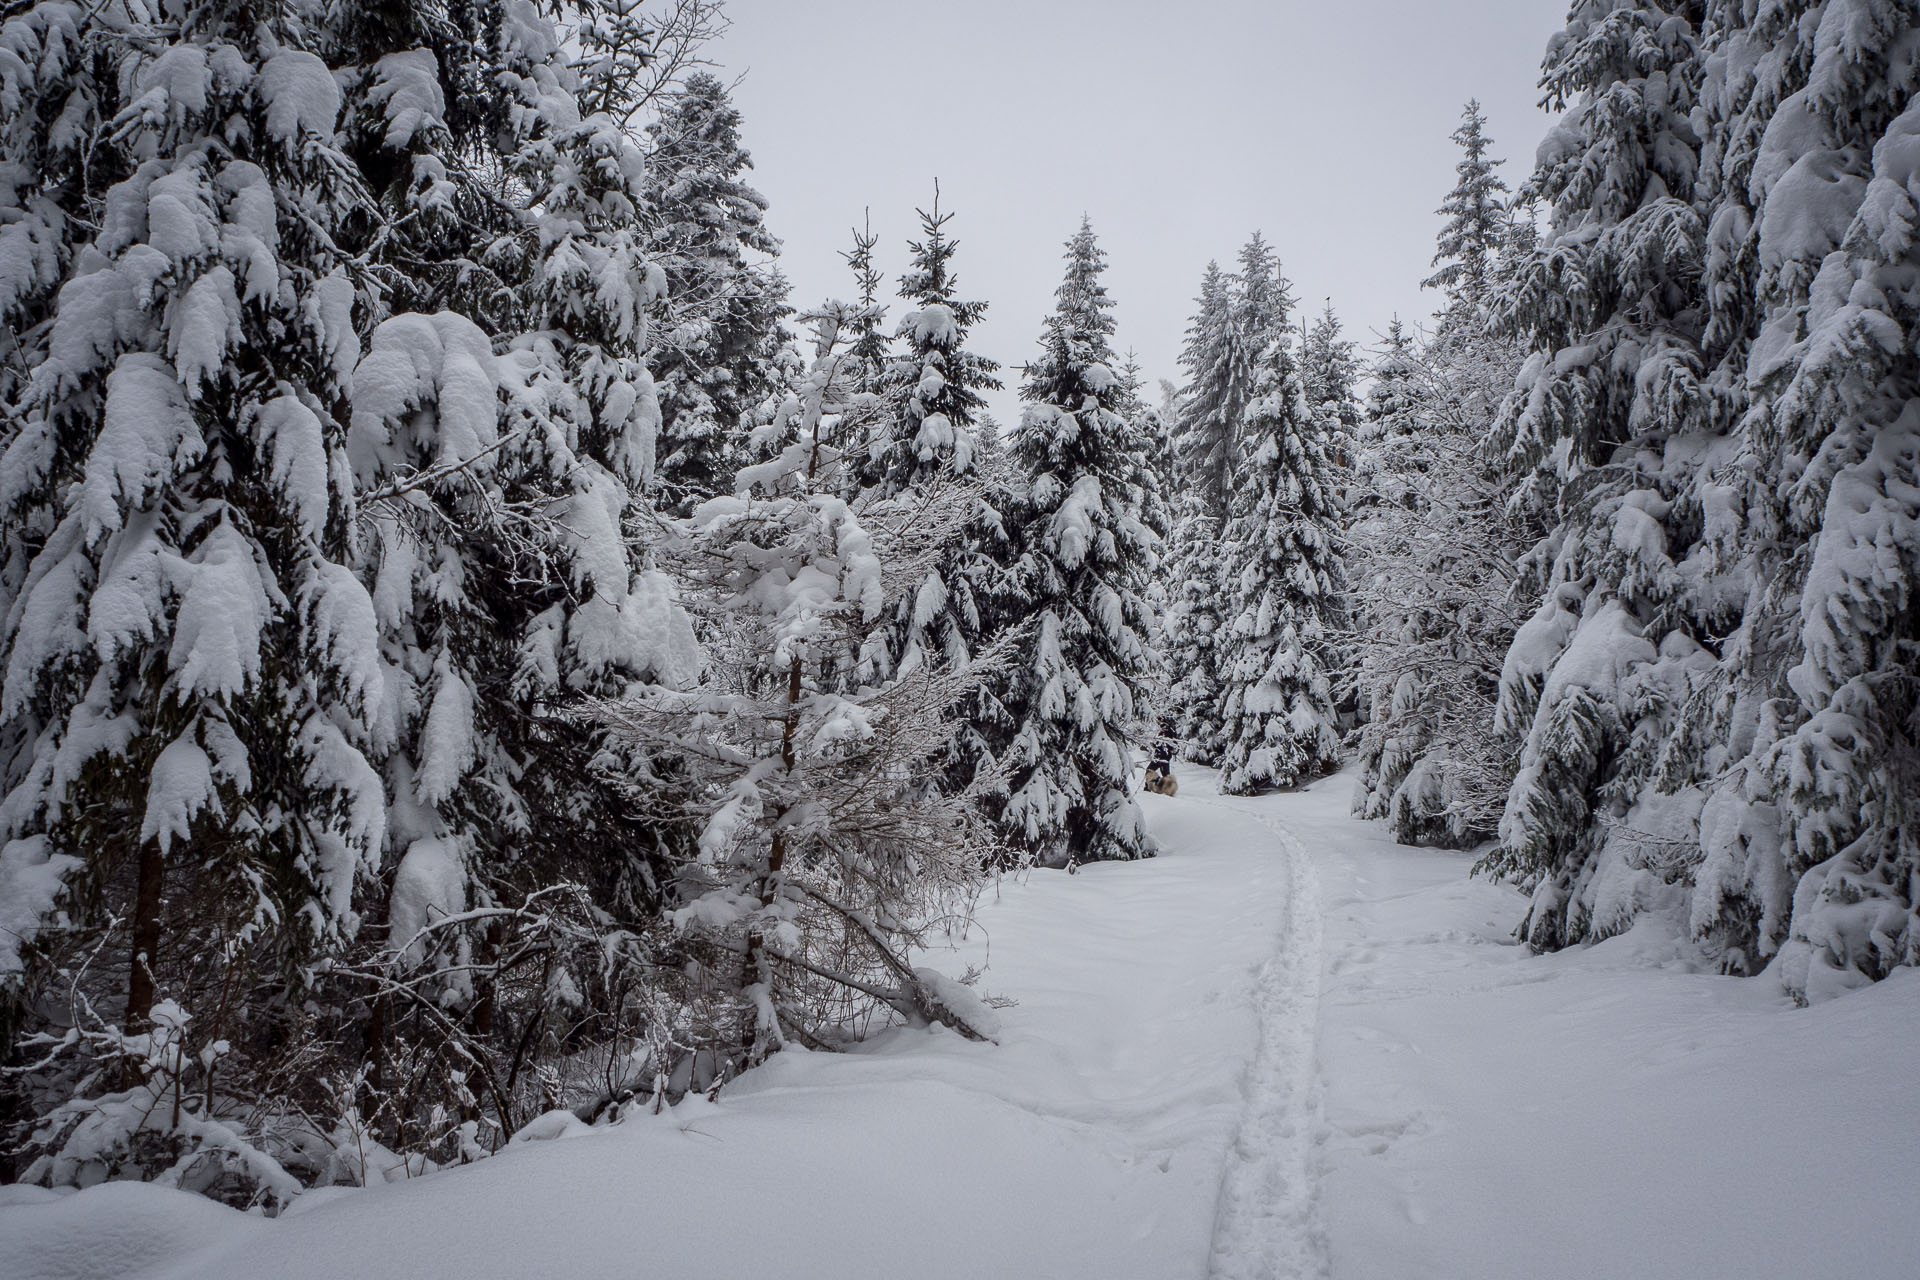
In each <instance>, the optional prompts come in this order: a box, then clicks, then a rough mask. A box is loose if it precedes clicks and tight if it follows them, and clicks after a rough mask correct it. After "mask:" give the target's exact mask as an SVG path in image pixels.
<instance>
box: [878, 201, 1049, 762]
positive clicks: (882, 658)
mask: <svg viewBox="0 0 1920 1280" xmlns="http://www.w3.org/2000/svg"><path fill="white" fill-rule="evenodd" d="M952 219H953V214H952V213H951V212H942V211H941V209H940V203H939V198H938V193H937V191H936V193H935V199H934V204H933V208H932V211H931V212H928V211H926V210H922V211H920V226H921V237H920V239H919V240H917V241H915V242H913V243H912V244H910V245H909V252H910V261H909V266H908V269H907V271H906V273H905V274H904V275H902V276H901V278H900V290H901V297H902V300H903V301H905V302H906V303H907V304H908V306H909V310H908V311H907V312H906V314H905V315H903V316H902V317H901V321H900V325H899V331H898V333H897V335H896V341H898V342H899V343H901V344H902V349H901V350H900V352H899V354H898V355H897V356H896V357H895V358H893V359H892V360H890V361H889V362H888V364H887V366H886V369H885V371H884V376H883V378H882V382H881V385H880V388H879V390H878V393H877V398H878V401H879V409H880V412H878V414H877V415H875V416H874V417H873V418H872V419H871V423H870V425H868V426H866V427H865V428H864V430H865V432H866V434H867V436H868V439H867V440H866V441H865V443H864V447H863V450H862V452H861V454H860V456H859V457H858V458H857V459H856V460H855V461H856V466H855V468H854V471H855V474H856V475H857V476H858V477H859V484H860V486H861V487H862V488H863V489H864V490H865V492H866V493H867V495H868V497H869V499H871V500H876V501H878V502H880V503H882V504H886V503H891V504H892V505H893V507H894V508H895V509H896V516H897V518H898V519H900V520H901V521H903V522H905V523H908V524H912V523H914V522H915V521H916V520H917V519H918V518H919V517H918V515H917V513H918V512H920V511H923V510H928V509H934V508H938V509H943V510H950V509H954V504H955V503H956V502H958V503H960V504H961V505H962V506H964V508H965V510H966V513H967V514H966V518H965V520H964V522H963V523H962V524H961V525H959V526H957V527H955V528H952V529H946V530H943V531H941V533H940V541H941V546H940V548H939V550H938V553H937V554H935V555H933V556H931V557H930V558H929V559H928V561H927V563H926V565H925V569H924V571H923V572H922V574H921V575H920V577H919V578H918V581H917V582H916V583H915V584H914V587H913V589H912V590H911V591H908V592H905V593H903V594H902V595H901V596H900V597H899V598H898V599H897V600H895V601H893V602H892V603H891V604H890V606H889V611H888V614H887V616H886V618H885V619H884V621H883V622H882V624H881V625H879V626H878V627H876V628H875V630H874V631H873V633H872V635H871V636H870V638H869V641H868V644H867V646H866V648H865V650H864V652H863V655H862V659H863V660H862V661H861V663H860V664H859V667H858V673H859V675H860V676H861V677H862V678H867V677H870V676H873V675H875V674H878V675H882V676H888V677H901V676H906V675H909V674H912V673H914V672H916V671H926V670H928V669H931V668H945V669H948V670H952V671H959V670H964V669H965V668H966V667H967V666H968V665H969V664H970V663H971V662H973V660H974V659H975V657H976V656H977V655H978V654H979V653H980V652H981V651H982V650H983V649H985V648H986V647H987V646H988V645H989V644H990V643H991V641H992V638H993V636H994V635H995V634H997V633H998V631H999V630H1000V629H1001V624H1002V619H1001V617H1000V614H1001V612H1002V609H1001V606H1000V604H999V603H998V597H999V595H1000V593H1001V592H1002V586H1001V582H1002V579H1003V578H1004V576H1005V573H1006V565H1007V562H1008V560H1009V559H1010V556H1011V548H1010V547H1009V546H1008V543H1007V534H1006V529H1005V525H1004V522H1003V520H1002V517H1001V513H1000V508H1001V506H1002V504H1003V500H1004V494H1002V493H1001V492H999V491H998V490H997V488H996V487H995V486H993V485H991V484H987V483H984V482H983V480H982V477H981V475H980V471H979V467H978V462H979V458H978V456H977V455H978V444H977V441H976V436H975V431H976V424H977V423H978V421H979V419H980V417H981V415H982V414H983V413H984V410H985V407H986V400H985V398H984V396H983V395H982V394H981V393H982V392H984V391H991V390H997V389H998V388H999V386H1000V380H999V378H998V377H996V376H995V371H996V370H997V369H998V368H999V366H998V365H997V364H995V363H994V362H993V361H991V360H988V359H986V358H985V357H984V356H981V355H979V354H978V353H976V352H973V351H970V350H968V349H967V346H966V340H967V334H968V332H969V331H970V330H971V329H972V327H973V326H974V325H975V324H977V323H979V321H980V318H981V316H982V315H984V314H985V312H986V304H985V303H984V302H970V301H966V300H963V299H962V298H961V296H960V294H959V290H958V281H957V280H956V278H955V276H954V272H953V266H952V261H953V256H954V252H955V251H956V250H957V249H958V248H959V242H958V241H956V240H954V239H953V237H952V236H951V235H950V234H949V232H948V223H949V222H951V221H952ZM963 491H964V492H963ZM929 532H931V531H929ZM1008 727H1009V717H1008V713H1007V711H1006V709H1005V708H1004V707H1002V706H1001V705H1000V703H999V701H998V699H997V697H996V695H995V692H994V690H993V688H992V687H991V686H990V685H988V684H984V683H982V684H978V685H976V686H974V687H973V688H971V690H970V691H969V693H968V696H967V703H966V707H965V715H964V717H963V718H962V719H960V720H959V721H958V722H957V724H956V727H955V728H956V731H955V734H954V737H953V739H952V741H951V742H950V744H949V747H948V751H947V753H946V760H945V763H946V765H947V768H946V770H945V775H944V777H943V778H942V782H943V784H944V785H946V786H947V787H948V788H949V789H956V788H963V787H966V786H970V785H971V784H972V783H973V782H974V781H975V779H976V778H979V777H982V776H984V775H985V774H986V773H988V772H990V769H989V766H990V764H991V762H992V761H993V760H994V759H995V758H996V757H997V756H998V754H999V752H1000V751H1001V750H1003V749H1004V746H1005V742H1006V734H1007V732H1008Z"/></svg>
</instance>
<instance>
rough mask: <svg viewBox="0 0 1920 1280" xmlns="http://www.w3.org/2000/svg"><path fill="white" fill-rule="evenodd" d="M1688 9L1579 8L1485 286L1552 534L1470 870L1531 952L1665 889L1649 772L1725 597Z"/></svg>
mask: <svg viewBox="0 0 1920 1280" xmlns="http://www.w3.org/2000/svg"><path fill="white" fill-rule="evenodd" d="M1704 20H1705V6H1704V5H1702V4H1699V3H1689V2H1686V0H1646V2H1643V3H1623V2H1621V0H1589V2H1586V3H1582V4H1578V5H1576V6H1575V7H1574V11H1573V13H1572V14H1571V16H1570V21H1569V26H1568V28H1567V31H1566V34H1565V35H1564V36H1563V37H1561V38H1559V39H1557V40H1556V41H1555V42H1554V44H1553V45H1552V46H1551V48H1550V50H1549V53H1548V57H1547V62H1546V65H1545V68H1544V72H1543V84H1544V85H1545V86H1546V89H1547V94H1548V102H1549V104H1550V105H1553V106H1565V107H1566V108H1567V110H1566V114H1565V115H1564V116H1563V117H1562V118H1561V120H1560V122H1559V123H1558V124H1557V125H1555V127H1554V129H1553V131H1552V132H1551V134H1550V135H1549V137H1548V139H1547V141H1546V142H1545V143H1544V144H1543V145H1542V147H1541V150H1540V162H1539V167H1538V170H1537V172H1536V173H1535V175H1534V177H1533V179H1532V182H1531V184H1530V191H1531V192H1532V193H1534V194H1537V195H1538V196H1539V198H1540V199H1541V200H1543V201H1544V202H1545V203H1546V204H1547V206H1548V208H1549V209H1550V211H1551V215H1552V226H1551V229H1550V231H1549V233H1548V234H1547V236H1546V238H1545V239H1544V240H1543V242H1542V243H1541V244H1540V245H1539V247H1538V248H1537V249H1536V251H1535V252H1534V254H1533V255H1532V257H1531V258H1530V259H1529V260H1527V261H1526V262H1525V263H1523V264H1522V265H1521V266H1520V268H1519V269H1518V270H1517V271H1516V272H1515V274H1514V277H1513V279H1512V281H1511V283H1510V284H1509V285H1508V286H1507V287H1506V288H1504V289H1503V291H1502V294H1501V296H1500V298H1499V299H1497V300H1496V311H1497V313H1498V315H1499V316H1502V317H1504V318H1505V323H1506V324H1508V325H1509V326H1511V327H1512V328H1514V329H1516V330H1517V331H1518V333H1519V335H1520V336H1521V338H1522V340H1523V341H1524V342H1525V343H1526V344H1527V346H1528V347H1529V348H1530V350H1531V354H1530V355H1529V357H1528V358H1527V360H1526V363H1525V364H1524V365H1523V367H1522V369H1521V371H1520V374H1519V377H1518V381H1517V384H1516V387H1515V390H1514V393H1513V394H1512V395H1510V396H1509V397H1508V398H1507V401H1506V405H1505V407H1504V408H1503V409H1502V412H1501V414H1500V416H1499V418H1498V420H1497V422H1496V428H1495V431H1494V434H1493V445H1494V447H1495V448H1497V449H1499V450H1500V451H1501V452H1502V453H1503V454H1504V460H1505V462H1506V464H1507V465H1508V466H1509V467H1511V468H1513V474H1514V480H1515V490H1514V494H1513V496H1512V497H1511V498H1510V500H1509V501H1510V504H1511V506H1512V508H1513V509H1515V510H1519V511H1522V512H1526V513H1530V514H1532V513H1537V514H1538V516H1539V517H1541V518H1542V519H1543V520H1545V521H1546V522H1548V523H1549V525H1550V528H1549V531H1548V534H1547V536H1546V537H1545V539H1543V540H1542V541H1541V542H1540V544H1539V545H1538V547H1536V548H1535V550H1534V551H1533V552H1532V553H1530V555H1529V556H1528V558H1527V559H1526V560H1525V561H1524V562H1523V565H1522V569H1523V576H1522V588H1523V589H1524V590H1526V591H1528V592H1529V593H1530V594H1531V596H1532V599H1533V600H1534V601H1536V602H1538V607H1537V610H1536V611H1535V612H1534V614H1533V616H1532V617H1531V618H1529V619H1528V620H1527V621H1526V622H1525V623H1524V624H1523V625H1522V626H1521V627H1520V628H1519V631H1518V633H1517V635H1516V636H1515V639H1514V642H1513V644H1512V646H1511V648H1510V649H1509V652H1508V655H1507V659H1506V663H1505V668H1504V671H1503V675H1502V680H1501V690H1500V700H1499V706H1498V709H1497V720H1496V723H1497V725H1498V727H1499V728H1500V730H1501V731H1502V732H1503V733H1505V734H1508V735H1511V737H1512V739H1513V741H1514V742H1515V744H1516V746H1517V747H1518V750H1519V765H1518V773H1517V776H1516V778H1515V780H1514V783H1513V788H1512V791H1511V794H1510V796H1509V798H1508V802H1507V806H1506V811H1505V813H1504V815H1503V817H1502V819H1501V823H1500V845H1499V846H1498V847H1497V848H1496V849H1495V850H1494V852H1493V853H1492V854H1490V855H1489V856H1488V858H1487V859H1486V863H1485V865H1486V866H1488V867H1489V868H1491V869H1493V870H1495V871H1497V872H1499V873H1501V874H1503V875H1506V876H1509V877H1511V878H1513V879H1514V880H1516V881H1517V882H1519V883H1520V884H1521V885H1522V886H1523V887H1525V888H1527V889H1529V890H1530V891H1532V893H1533V903H1532V907H1531V909H1530V911H1529V914H1528V916H1527V919H1526V921H1525V923H1524V926H1523V929H1522V932H1523V934H1524V936H1525V937H1527V938H1528V939H1529V940H1530V941H1532V942H1533V943H1534V944H1536V945H1539V946H1558V945H1562V944H1564V943H1567V942H1571V941H1576V940H1579V939H1582V938H1588V937H1604V936H1606V935H1608V934H1610V933H1612V932H1615V931H1617V930H1619V929H1621V928H1624V927H1625V926H1626V924H1627V923H1628V922H1629V921H1631V920H1632V918H1633V917H1634V915H1635V914H1637V913H1638V912H1640V911H1642V910H1645V909H1647V907H1648V906H1649V905H1650V904H1652V903H1654V902H1657V901H1659V900H1661V898H1662V896H1663V895H1665V894H1666V893H1667V879H1666V876H1665V874H1664V872H1663V871H1662V870H1661V869H1660V866H1659V863H1660V861H1661V856H1660V855H1659V853H1658V849H1659V848H1660V847H1661V845H1660V842H1662V841H1666V840H1670V839H1672V840H1679V841H1682V842H1684V840H1685V838H1686V837H1685V836H1684V835H1683V834H1681V833H1682V832H1683V831H1687V830H1690V828H1691V823H1692V822H1693V815H1694V814H1696V813H1697V812H1698V797H1697V795H1688V794H1678V793H1669V792H1663V791H1661V790H1659V789H1658V788H1656V787H1655V786H1654V785H1653V784H1654V778H1655V776H1656V774H1657V773H1660V772H1663V766H1662V764H1661V760H1662V757H1663V756H1665V757H1666V758H1667V759H1669V760H1677V757H1675V756H1674V755H1673V752H1672V746H1673V744H1674V743H1676V742H1678V741H1680V740H1682V739H1684V738H1685V737H1686V736H1687V732H1686V726H1687V722H1688V721H1689V719H1690V718H1691V715H1690V713H1689V712H1688V710H1687V708H1688V707H1689V705H1691V704H1692V703H1693V702H1694V699H1695V698H1696V696H1697V695H1699V694H1700V692H1701V690H1702V687H1703V685H1704V684H1705V683H1707V682H1708V681H1709V680H1710V679H1711V677H1712V674H1713V668H1714V666H1715V656H1714V653H1713V645H1714V644H1715V643H1716V642H1715V639H1714V637H1716V636H1717V635H1721V634H1724V633H1725V630H1726V629H1727V627H1728V626H1729V625H1730V624H1731V623H1732V622H1734V621H1735V618H1734V617H1733V616H1730V615H1731V614H1733V613H1737V609H1738V605H1737V604H1735V603H1734V601H1733V600H1732V598H1730V597H1729V596H1728V595H1726V594H1725V593H1724V592H1722V591H1721V590H1719V589H1718V588H1717V587H1716V586H1714V585H1713V584H1712V583H1711V580H1710V575H1708V574H1706V573H1704V572H1701V571H1700V569H1701V568H1702V567H1703V566H1704V564H1705V563H1708V562H1710V557H1711V556H1712V554H1713V553H1712V551H1711V549H1710V548H1709V547H1708V546H1706V545H1703V544H1702V542H1701V532H1702V530H1703V528H1704V527H1705V525H1706V523H1707V521H1708V520H1709V518H1710V517H1709V514H1708V511H1707V510H1705V509H1703V507H1702V505H1701V490H1700V489H1699V488H1697V487H1696V486H1695V484H1694V477H1695V475H1696V473H1697V471H1698V469H1699V457H1700V455H1699V452H1698V450H1699V449H1700V447H1701V444H1702V442H1703V441H1706V440H1709V439H1711V438H1712V437H1714V436H1717V435H1719V434H1721V433H1722V432H1724V430H1725V429H1726V427H1727V425H1728V421H1729V415H1730V411H1731V410H1732V408H1733V406H1734V403H1735V397H1734V396H1733V395H1729V394H1724V393H1723V392H1724V391H1725V390H1730V389H1731V388H1730V387H1728V386H1727V385H1726V384H1722V391H1716V389H1715V387H1714V385H1713V382H1714V380H1713V378H1712V376H1711V368H1712V366H1713V364H1714V363H1715V361H1716V358H1717V355H1718V353H1716V352H1715V351H1713V350H1711V349H1709V348H1707V347H1705V346H1703V339H1704V337H1705V334H1706V320H1707V316H1708V307H1707V296H1706V292H1705V288H1704V283H1703V282H1704V276H1705V269H1706V267H1707V265H1708V255H1707V252H1706V246H1705V243H1704V241H1705V232H1706V228H1707V226H1708V225H1709V223H1710V221H1711V217H1712V209H1711V207H1710V205H1709V202H1708V199H1707V196H1706V192H1705V191H1704V189H1703V186H1702V184H1701V182H1700V181H1699V177H1700V155H1701V143H1700V135H1699V134H1698V133H1697V132H1696V120H1697V119H1699V118H1700V117H1699V116H1698V115H1697V114H1696V112H1695V111H1694V108H1695V106H1696V104H1698V102H1699V94H1700V89H1701V85H1702V81H1703V77H1704V75H1705V72H1706V66H1707V61H1708V49H1707V47H1706V45H1705V40H1706V38H1707V35H1706V32H1705V29H1704V26H1703V24H1704ZM1689 560H1691V561H1692V563H1691V564H1689V563H1688V562H1689ZM1683 566H1685V567H1683ZM1730 605H1731V606H1732V609H1731V610H1730V609H1729V606H1730Z"/></svg>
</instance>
